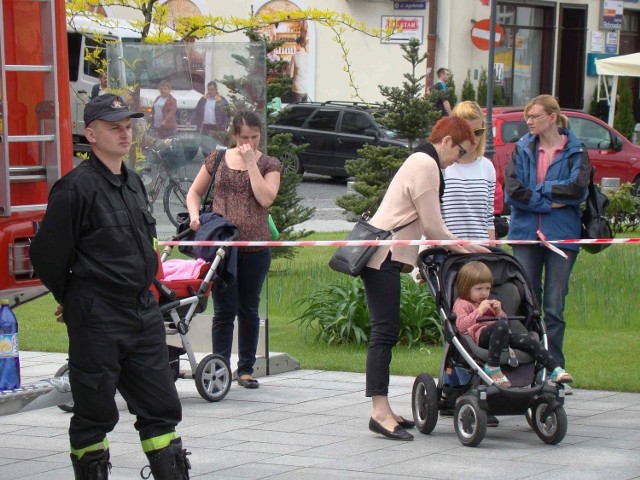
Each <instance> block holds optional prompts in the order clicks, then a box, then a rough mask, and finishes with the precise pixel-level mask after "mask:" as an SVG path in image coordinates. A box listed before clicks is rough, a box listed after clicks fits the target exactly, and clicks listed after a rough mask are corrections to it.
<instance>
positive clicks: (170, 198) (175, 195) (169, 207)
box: [163, 178, 193, 227]
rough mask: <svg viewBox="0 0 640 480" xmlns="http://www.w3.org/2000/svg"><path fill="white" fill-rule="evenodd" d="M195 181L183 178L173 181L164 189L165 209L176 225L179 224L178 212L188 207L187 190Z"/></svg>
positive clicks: (170, 219)
mask: <svg viewBox="0 0 640 480" xmlns="http://www.w3.org/2000/svg"><path fill="white" fill-rule="evenodd" d="M192 183H193V182H192V181H191V180H188V179H186V178H181V179H179V180H177V181H175V182H172V183H171V184H170V185H169V186H168V187H167V189H166V190H165V191H164V198H163V203H164V211H165V213H166V214H167V218H168V219H169V221H170V222H171V223H173V225H174V226H176V227H177V226H178V221H177V220H176V219H177V218H178V213H180V212H184V211H185V210H186V209H187V192H188V191H189V187H191V184H192Z"/></svg>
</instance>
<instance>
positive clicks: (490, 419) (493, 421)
mask: <svg viewBox="0 0 640 480" xmlns="http://www.w3.org/2000/svg"><path fill="white" fill-rule="evenodd" d="M498 425H500V420H498V417H496V416H495V415H487V427H497V426H498Z"/></svg>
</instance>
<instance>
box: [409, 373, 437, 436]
mask: <svg viewBox="0 0 640 480" xmlns="http://www.w3.org/2000/svg"><path fill="white" fill-rule="evenodd" d="M411 409H412V410H413V420H414V421H415V422H416V428H417V429H418V430H419V431H420V433H424V434H428V433H431V432H432V431H433V429H434V428H436V423H437V422H438V389H437V388H436V382H435V381H434V380H433V377H432V376H431V375H429V374H427V373H421V374H420V375H418V376H417V377H416V380H415V382H413V391H412V393H411Z"/></svg>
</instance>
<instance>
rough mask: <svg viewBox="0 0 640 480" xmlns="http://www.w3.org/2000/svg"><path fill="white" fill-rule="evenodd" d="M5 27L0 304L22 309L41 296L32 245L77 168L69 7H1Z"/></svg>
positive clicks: (27, 2) (0, 45)
mask: <svg viewBox="0 0 640 480" xmlns="http://www.w3.org/2000/svg"><path fill="white" fill-rule="evenodd" d="M0 27H1V28H0V99H1V101H2V102H1V108H0V298H9V299H10V300H11V301H12V303H17V302H20V301H24V300H26V299H28V298H30V297H31V296H33V294H34V291H36V290H37V289H39V290H41V289H42V287H41V284H40V282H39V281H38V278H37V277H35V276H34V274H33V268H32V266H31V262H30V260H29V244H30V242H31V239H32V238H33V236H34V231H35V230H34V229H35V228H36V225H37V222H38V221H40V220H41V219H42V217H43V215H44V212H45V209H46V204H47V195H48V192H49V190H50V189H51V187H52V186H53V184H54V183H55V181H56V180H58V179H59V178H60V177H61V176H62V175H64V174H65V173H66V172H67V171H69V170H70V169H71V168H73V149H72V148H73V147H72V135H71V113H70V101H69V67H68V58H67V32H66V20H65V2H64V1H63V0H44V1H43V0H2V2H1V3H0ZM55 254H56V252H55V251H53V252H51V255H55Z"/></svg>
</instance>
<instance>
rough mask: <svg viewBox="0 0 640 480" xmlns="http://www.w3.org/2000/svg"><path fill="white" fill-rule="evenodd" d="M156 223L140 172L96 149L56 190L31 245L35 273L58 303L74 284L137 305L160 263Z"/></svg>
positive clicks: (74, 286) (57, 183) (58, 182)
mask: <svg viewBox="0 0 640 480" xmlns="http://www.w3.org/2000/svg"><path fill="white" fill-rule="evenodd" d="M155 223H156V222H155V219H154V218H153V216H152V215H151V214H150V213H149V211H148V209H147V194H146V191H145V188H144V185H143V183H142V180H140V177H138V175H136V174H135V172H133V171H131V170H128V169H127V168H126V167H125V166H124V164H123V166H122V174H121V175H119V176H116V175H114V174H113V173H112V172H111V171H110V170H109V169H108V168H107V167H106V166H105V165H104V164H103V163H102V162H101V161H100V160H99V159H98V158H97V157H96V156H95V155H94V154H91V156H90V157H89V160H87V161H84V162H82V163H81V164H80V165H79V166H78V167H76V168H75V169H74V170H72V171H71V172H69V173H68V174H67V175H65V176H64V177H63V178H61V179H60V180H58V181H57V182H56V183H55V184H54V186H53V188H52V189H51V193H50V194H49V204H48V206H47V211H46V213H45V216H44V219H43V221H42V225H41V226H40V229H39V231H38V233H37V234H36V236H35V238H34V240H33V243H32V245H31V247H30V250H29V252H30V256H31V261H32V263H33V266H34V269H35V272H36V275H38V276H39V277H40V279H41V280H42V283H43V284H44V285H45V286H46V287H47V288H48V289H49V290H51V292H52V293H53V296H54V297H55V299H56V300H57V301H58V302H59V303H60V304H63V303H64V300H65V296H66V295H67V293H68V292H69V291H70V290H72V289H73V290H74V291H78V290H84V291H87V290H89V291H91V292H94V293H95V294H97V295H100V296H103V297H106V298H108V299H111V300H113V301H124V302H127V303H137V302H138V301H139V300H140V299H144V298H146V297H147V292H148V289H149V286H150V285H151V282H152V281H153V278H154V277H155V275H156V271H157V269H158V258H157V255H156V251H155V241H156V226H155Z"/></svg>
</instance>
